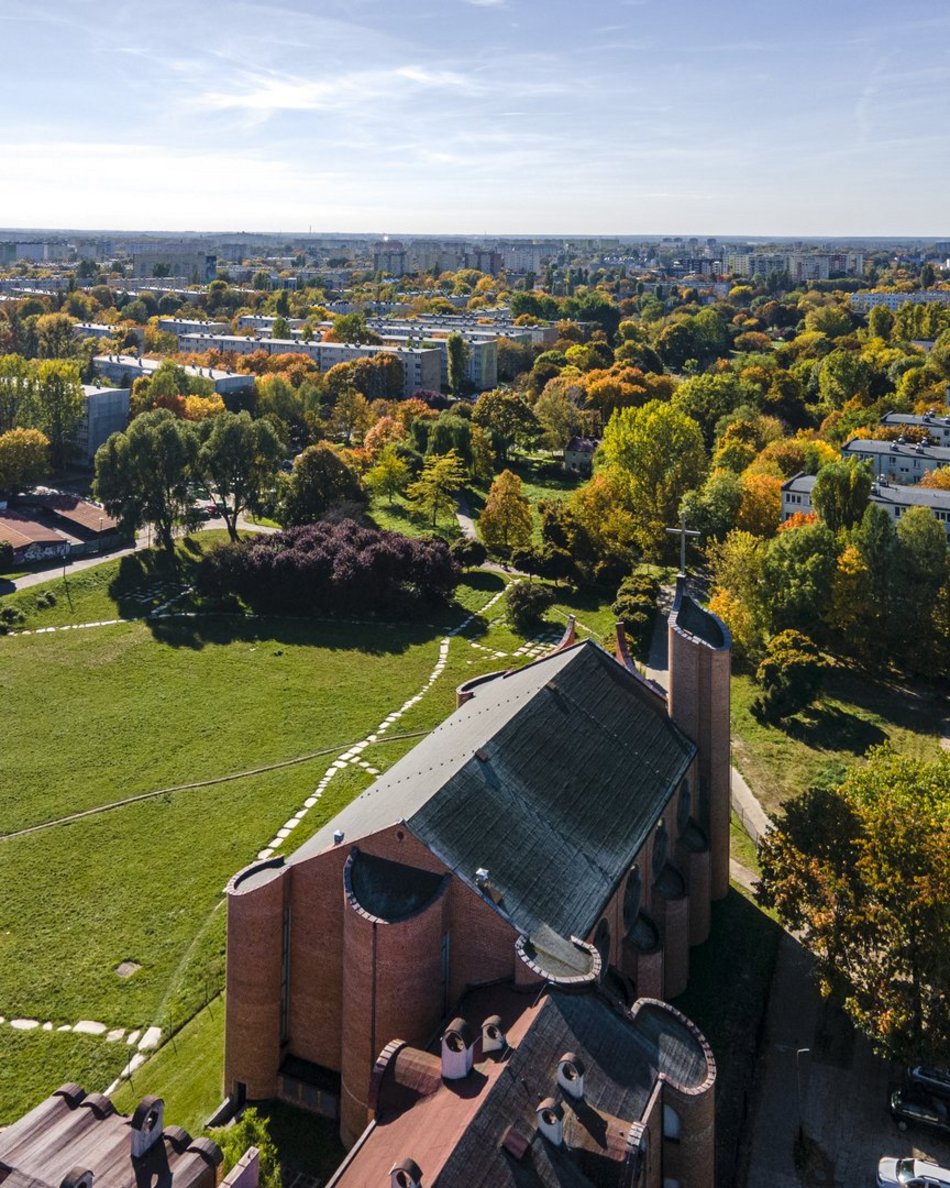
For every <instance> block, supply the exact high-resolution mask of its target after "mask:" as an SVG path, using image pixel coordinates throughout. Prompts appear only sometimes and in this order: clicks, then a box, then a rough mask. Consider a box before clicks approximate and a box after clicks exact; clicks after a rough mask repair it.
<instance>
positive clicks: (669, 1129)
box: [663, 1105, 683, 1143]
mask: <svg viewBox="0 0 950 1188" xmlns="http://www.w3.org/2000/svg"><path fill="white" fill-rule="evenodd" d="M682 1129H683V1124H682V1123H681V1122H680V1116H679V1114H677V1112H676V1110H674V1109H672V1108H671V1107H670V1106H668V1105H665V1106H664V1107H663V1137H664V1138H665V1139H670V1140H671V1141H672V1142H674V1143H678V1142H679V1140H680V1134H681V1132H682Z"/></svg>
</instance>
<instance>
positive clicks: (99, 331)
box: [73, 322, 125, 338]
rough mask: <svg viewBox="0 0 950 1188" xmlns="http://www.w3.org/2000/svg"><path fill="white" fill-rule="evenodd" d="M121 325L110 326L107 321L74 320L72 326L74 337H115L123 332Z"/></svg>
mask: <svg viewBox="0 0 950 1188" xmlns="http://www.w3.org/2000/svg"><path fill="white" fill-rule="evenodd" d="M124 332H125V331H124V328H123V327H121V326H110V325H109V324H108V323H107V322H76V324H75V325H74V326H73V337H74V338H115V336H116V335H117V334H122V333H124Z"/></svg>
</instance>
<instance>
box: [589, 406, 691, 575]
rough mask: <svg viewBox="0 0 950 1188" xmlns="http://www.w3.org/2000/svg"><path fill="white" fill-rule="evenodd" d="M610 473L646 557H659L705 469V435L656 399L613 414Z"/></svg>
mask: <svg viewBox="0 0 950 1188" xmlns="http://www.w3.org/2000/svg"><path fill="white" fill-rule="evenodd" d="M601 450H602V453H603V457H604V461H605V463H606V467H607V469H608V470H609V471H610V473H611V474H612V475H613V476H614V477H615V478H616V479H617V481H618V482H619V483H620V485H621V487H622V488H623V489H624V490H625V493H626V506H627V509H628V510H629V511H630V513H631V515H632V516H633V518H634V520H635V522H636V524H637V535H638V538H639V540H640V543H641V546H642V547H643V549H644V551H645V552H649V553H652V554H653V555H657V554H659V553H660V552H661V551H662V549H663V546H664V544H665V541H666V531H665V530H666V528H667V527H668V526H669V525H671V524H673V523H674V521H675V520H676V518H677V516H678V513H679V505H680V500H681V499H682V498H683V496H684V495H685V494H686V492H687V491H689V490H691V489H692V488H693V487H696V486H697V485H698V484H699V481H700V479H701V478H702V476H703V473H704V471H705V469H706V451H705V448H704V446H703V438H702V433H701V432H700V430H699V426H698V425H697V424H696V422H695V421H694V420H692V418H691V417H688V416H686V415H685V414H684V413H682V412H680V411H678V410H677V409H676V408H673V407H672V406H671V405H669V404H663V403H661V402H660V401H658V400H652V401H650V402H649V403H648V404H645V405H644V406H643V408H626V409H621V410H620V411H619V412H617V413H614V415H613V416H612V417H611V418H610V423H609V424H608V426H607V428H606V430H605V431H604V437H603V442H602V445H601Z"/></svg>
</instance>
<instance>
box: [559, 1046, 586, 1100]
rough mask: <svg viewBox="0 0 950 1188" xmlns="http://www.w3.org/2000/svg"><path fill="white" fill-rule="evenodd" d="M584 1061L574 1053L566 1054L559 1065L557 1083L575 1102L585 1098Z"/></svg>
mask: <svg viewBox="0 0 950 1188" xmlns="http://www.w3.org/2000/svg"><path fill="white" fill-rule="evenodd" d="M586 1071H587V1070H586V1069H585V1067H584V1061H583V1060H581V1058H580V1057H579V1056H577V1055H575V1054H574V1053H573V1052H565V1053H564V1055H563V1056H562V1057H561V1059H560V1060H559V1061H558V1065H557V1083H558V1084H559V1085H560V1087H561V1088H562V1089H563V1090H564V1092H565V1093H566V1094H567V1095H568V1097H573V1098H574V1100H575V1101H581V1100H582V1098H583V1096H584V1073H585V1072H586Z"/></svg>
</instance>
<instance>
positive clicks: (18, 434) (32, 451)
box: [0, 429, 49, 493]
mask: <svg viewBox="0 0 950 1188" xmlns="http://www.w3.org/2000/svg"><path fill="white" fill-rule="evenodd" d="M48 468H49V439H48V438H47V437H46V435H45V434H44V433H40V431H39V430H38V429H10V430H9V431H8V432H7V433H0V491H5V492H10V493H13V492H15V491H18V490H19V489H20V488H21V487H27V486H32V484H33V483H35V482H36V481H37V480H38V479H41V478H42V477H43V475H44V474H46V472H47V470H48Z"/></svg>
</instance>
